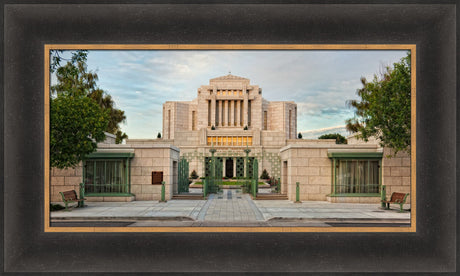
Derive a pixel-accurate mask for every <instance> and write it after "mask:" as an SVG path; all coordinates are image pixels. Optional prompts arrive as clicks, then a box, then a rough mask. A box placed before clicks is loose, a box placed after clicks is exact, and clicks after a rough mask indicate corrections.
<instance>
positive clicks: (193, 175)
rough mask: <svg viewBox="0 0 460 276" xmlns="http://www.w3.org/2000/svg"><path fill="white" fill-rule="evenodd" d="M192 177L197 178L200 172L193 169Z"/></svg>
mask: <svg viewBox="0 0 460 276" xmlns="http://www.w3.org/2000/svg"><path fill="white" fill-rule="evenodd" d="M190 178H191V179H197V178H198V174H197V173H196V171H195V170H193V171H192V172H191V173H190Z"/></svg>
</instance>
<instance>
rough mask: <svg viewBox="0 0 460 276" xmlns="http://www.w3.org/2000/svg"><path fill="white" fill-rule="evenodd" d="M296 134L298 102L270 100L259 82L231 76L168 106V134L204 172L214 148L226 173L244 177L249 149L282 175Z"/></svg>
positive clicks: (165, 108)
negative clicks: (284, 152)
mask: <svg viewBox="0 0 460 276" xmlns="http://www.w3.org/2000/svg"><path fill="white" fill-rule="evenodd" d="M296 135H297V105H296V104H295V103H294V102H271V101H267V100H265V99H264V98H263V97H262V89H261V88H260V87H259V86H258V85H254V84H251V83H250V81H249V79H246V78H241V77H237V76H233V75H230V74H229V75H227V76H223V77H219V78H214V79H211V80H210V81H209V85H202V86H201V87H199V88H198V91H197V98H196V99H194V100H193V101H190V102H166V103H165V104H164V105H163V138H164V139H166V140H169V141H170V142H171V144H173V145H174V146H177V147H179V148H180V150H181V156H184V157H185V158H187V160H188V161H189V162H190V168H191V169H194V170H196V171H197V172H198V173H199V174H200V173H201V174H203V172H204V168H203V164H204V163H203V161H202V160H203V158H204V157H206V156H207V155H209V147H211V146H212V147H214V148H215V149H216V150H217V152H216V156H218V157H219V160H220V161H221V162H222V165H223V176H224V177H229V178H231V177H243V173H244V170H243V163H244V156H245V152H244V149H246V147H249V148H250V149H251V158H257V159H258V161H259V163H260V162H261V163H260V165H259V167H261V168H266V169H267V170H268V171H270V172H271V175H272V176H274V177H280V176H281V174H280V173H281V171H280V159H279V150H280V149H281V148H282V147H284V146H286V145H287V143H288V141H290V140H294V139H296ZM237 169H238V170H237Z"/></svg>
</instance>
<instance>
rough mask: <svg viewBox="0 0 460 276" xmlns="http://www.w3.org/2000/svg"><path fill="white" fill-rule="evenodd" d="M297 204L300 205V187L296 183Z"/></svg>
mask: <svg viewBox="0 0 460 276" xmlns="http://www.w3.org/2000/svg"><path fill="white" fill-rule="evenodd" d="M295 202H296V203H300V187H299V182H296V183H295Z"/></svg>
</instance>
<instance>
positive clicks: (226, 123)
mask: <svg viewBox="0 0 460 276" xmlns="http://www.w3.org/2000/svg"><path fill="white" fill-rule="evenodd" d="M228 122H229V120H228V101H224V125H225V126H228V125H229V124H228Z"/></svg>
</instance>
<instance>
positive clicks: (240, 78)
mask: <svg viewBox="0 0 460 276" xmlns="http://www.w3.org/2000/svg"><path fill="white" fill-rule="evenodd" d="M229 80H236V81H242V80H244V81H249V79H247V78H243V77H238V76H235V75H232V74H228V75H226V76H221V77H217V78H213V79H210V80H209V81H210V82H214V81H229Z"/></svg>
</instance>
